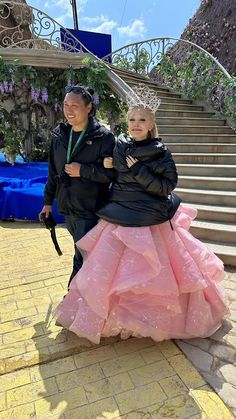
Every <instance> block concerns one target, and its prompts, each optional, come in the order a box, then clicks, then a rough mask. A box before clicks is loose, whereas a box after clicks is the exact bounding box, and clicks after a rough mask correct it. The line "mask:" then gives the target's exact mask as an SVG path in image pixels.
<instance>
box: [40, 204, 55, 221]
mask: <svg viewBox="0 0 236 419" xmlns="http://www.w3.org/2000/svg"><path fill="white" fill-rule="evenodd" d="M50 212H52V206H51V205H44V207H43V208H42V210H41V211H40V213H39V221H41V214H43V213H45V214H46V218H48V217H49V213H50Z"/></svg>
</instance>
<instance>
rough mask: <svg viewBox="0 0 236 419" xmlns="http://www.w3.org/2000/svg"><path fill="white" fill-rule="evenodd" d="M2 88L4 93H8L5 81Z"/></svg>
mask: <svg viewBox="0 0 236 419" xmlns="http://www.w3.org/2000/svg"><path fill="white" fill-rule="evenodd" d="M3 88H4V92H5V93H8V81H7V80H4V81H3Z"/></svg>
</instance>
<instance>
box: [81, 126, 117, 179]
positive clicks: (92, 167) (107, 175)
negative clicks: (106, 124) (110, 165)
mask: <svg viewBox="0 0 236 419" xmlns="http://www.w3.org/2000/svg"><path fill="white" fill-rule="evenodd" d="M114 146H115V137H114V135H113V134H112V133H109V134H106V136H105V137H104V139H103V144H102V148H101V154H100V156H99V161H98V162H96V163H88V164H81V167H80V176H81V177H83V178H85V179H89V180H92V181H94V182H98V183H110V182H111V181H113V180H114V179H115V176H116V172H115V170H114V169H106V168H105V167H104V166H103V159H104V158H105V157H112V155H113V149H114Z"/></svg>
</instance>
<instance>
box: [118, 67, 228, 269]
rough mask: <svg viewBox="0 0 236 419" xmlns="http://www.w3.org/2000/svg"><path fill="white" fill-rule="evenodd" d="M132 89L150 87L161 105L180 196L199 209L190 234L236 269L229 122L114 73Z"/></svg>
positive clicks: (165, 91)
mask: <svg viewBox="0 0 236 419" xmlns="http://www.w3.org/2000/svg"><path fill="white" fill-rule="evenodd" d="M113 69H114V70H115V72H116V74H117V75H118V76H119V77H121V78H122V79H123V80H124V81H125V82H126V83H127V84H128V85H129V86H130V87H132V86H134V85H135V84H137V83H140V82H142V83H146V84H147V85H148V86H149V87H151V88H153V89H155V90H156V91H157V93H158V95H159V97H160V98H161V100H162V103H161V106H160V108H159V110H158V112H157V125H158V129H159V135H160V136H161V137H162V139H163V141H164V142H165V144H166V145H167V146H168V148H169V149H170V150H171V152H172V154H173V157H174V159H175V162H176V164H177V168H178V174H179V183H178V187H177V188H176V192H177V193H178V195H179V196H180V197H181V198H182V200H183V202H184V203H186V204H187V205H189V206H194V207H195V208H197V209H198V216H197V219H196V220H195V221H193V223H192V226H191V233H192V234H193V235H194V236H195V237H197V238H199V239H200V240H202V241H204V242H205V243H207V245H208V246H209V247H210V248H211V249H212V250H213V251H214V252H215V253H216V254H217V255H218V256H219V257H220V258H221V259H222V260H223V262H224V263H225V264H227V265H233V266H236V134H235V133H234V131H233V130H232V129H231V128H230V127H229V126H228V125H227V123H226V121H225V120H224V119H221V118H219V117H217V116H216V115H215V113H214V112H212V111H211V110H210V111H209V110H208V109H207V105H205V106H204V105H199V103H196V104H195V103H194V102H193V101H192V100H188V99H186V98H182V97H181V94H177V93H173V92H171V91H170V90H169V89H168V88H165V87H162V86H160V85H158V84H157V83H155V82H150V81H149V80H147V79H144V78H142V77H141V76H138V75H134V74H133V73H131V72H127V71H123V70H118V69H117V68H114V67H113Z"/></svg>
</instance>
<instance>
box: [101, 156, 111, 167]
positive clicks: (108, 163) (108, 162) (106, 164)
mask: <svg viewBox="0 0 236 419" xmlns="http://www.w3.org/2000/svg"><path fill="white" fill-rule="evenodd" d="M103 166H104V167H105V169H113V160H112V157H105V159H104V160H103Z"/></svg>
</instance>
